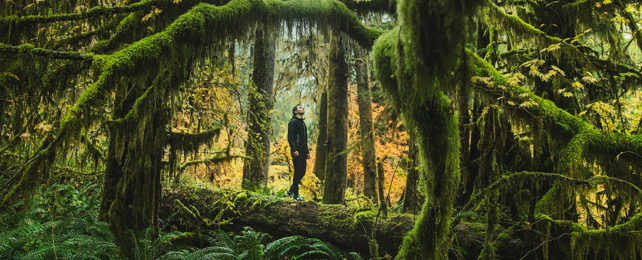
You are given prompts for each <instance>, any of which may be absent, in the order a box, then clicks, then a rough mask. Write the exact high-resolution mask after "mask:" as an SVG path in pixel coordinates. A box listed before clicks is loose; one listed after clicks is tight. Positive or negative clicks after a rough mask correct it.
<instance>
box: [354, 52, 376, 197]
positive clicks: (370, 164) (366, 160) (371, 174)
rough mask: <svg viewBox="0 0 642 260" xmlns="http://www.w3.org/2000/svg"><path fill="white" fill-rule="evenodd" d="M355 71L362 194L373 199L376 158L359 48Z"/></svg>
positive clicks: (364, 66)
mask: <svg viewBox="0 0 642 260" xmlns="http://www.w3.org/2000/svg"><path fill="white" fill-rule="evenodd" d="M354 53H355V58H357V61H356V62H355V71H356V73H357V104H358V105H359V126H360V129H359V130H360V132H361V152H362V153H363V159H362V164H363V175H364V177H363V182H364V184H363V194H364V195H365V196H366V197H368V198H370V199H374V198H376V196H377V188H376V185H375V183H376V176H377V162H376V161H377V157H376V153H375V140H374V130H373V128H374V127H373V125H372V105H371V104H372V98H371V94H370V86H369V84H368V67H367V62H366V61H367V60H366V59H367V57H366V55H365V53H364V51H363V49H362V48H361V47H359V46H355V48H354Z"/></svg>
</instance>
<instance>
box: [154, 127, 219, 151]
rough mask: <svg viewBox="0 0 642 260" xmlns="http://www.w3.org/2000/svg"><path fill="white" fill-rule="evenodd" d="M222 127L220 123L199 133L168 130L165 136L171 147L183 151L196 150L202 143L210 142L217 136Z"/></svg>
mask: <svg viewBox="0 0 642 260" xmlns="http://www.w3.org/2000/svg"><path fill="white" fill-rule="evenodd" d="M221 129H223V126H222V125H218V126H215V127H213V128H212V129H210V130H206V131H202V132H200V133H195V134H192V133H174V132H170V133H168V136H167V144H168V145H169V146H171V148H172V149H177V150H183V151H196V150H198V148H199V147H200V146H202V145H203V144H208V143H212V142H213V140H214V138H216V137H218V135H219V134H220V133H221Z"/></svg>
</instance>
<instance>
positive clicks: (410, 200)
mask: <svg viewBox="0 0 642 260" xmlns="http://www.w3.org/2000/svg"><path fill="white" fill-rule="evenodd" d="M411 138H412V139H411V140H408V143H409V145H408V159H409V160H408V164H407V169H406V172H407V173H408V175H407V176H406V187H405V188H404V191H403V203H402V211H403V212H413V213H415V212H417V211H418V210H419V209H420V207H421V205H420V204H419V195H418V193H417V182H418V181H419V162H418V158H417V145H416V144H415V140H414V138H413V137H411Z"/></svg>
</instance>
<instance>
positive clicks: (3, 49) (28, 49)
mask: <svg viewBox="0 0 642 260" xmlns="http://www.w3.org/2000/svg"><path fill="white" fill-rule="evenodd" d="M0 54H5V55H6V54H17V55H31V56H44V57H50V58H54V59H67V60H80V61H91V60H92V59H93V58H94V55H93V54H92V53H82V52H72V51H54V50H49V49H43V48H38V47H35V46H33V45H31V44H28V43H25V44H22V45H20V46H12V45H6V44H3V43H0Z"/></svg>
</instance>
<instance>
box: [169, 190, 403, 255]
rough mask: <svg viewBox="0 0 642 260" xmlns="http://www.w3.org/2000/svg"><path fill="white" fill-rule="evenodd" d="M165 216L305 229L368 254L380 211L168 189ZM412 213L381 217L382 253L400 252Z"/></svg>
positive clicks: (281, 231)
mask: <svg viewBox="0 0 642 260" xmlns="http://www.w3.org/2000/svg"><path fill="white" fill-rule="evenodd" d="M160 212H161V216H160V217H161V219H164V220H167V221H169V224H171V225H172V226H175V227H177V228H178V229H179V230H182V231H199V230H203V229H205V228H218V227H220V228H222V229H224V230H236V229H240V228H241V227H243V226H251V227H252V228H254V229H255V230H258V231H262V232H266V233H269V234H270V235H272V236H275V237H280V236H291V235H303V236H308V237H316V238H320V239H322V240H324V241H328V242H330V243H332V244H334V245H336V246H338V247H339V248H342V249H344V250H350V251H355V252H359V253H360V254H362V255H363V256H366V254H368V252H369V246H368V243H369V241H370V240H371V237H372V230H373V227H374V226H375V220H376V216H377V211H376V209H375V210H358V209H355V208H349V207H346V206H344V205H338V204H332V205H330V204H317V203H315V202H296V201H294V200H291V199H285V198H277V197H273V196H265V195H260V194H257V193H253V192H248V191H229V190H208V189H181V190H178V191H176V190H166V191H165V193H164V196H163V201H162V202H161V209H160ZM413 223H414V219H413V216H412V215H409V214H392V215H390V217H389V218H387V219H385V220H383V221H382V220H379V222H378V223H377V225H376V226H377V227H376V236H375V238H376V240H377V243H378V244H379V252H380V254H381V255H385V254H389V255H391V256H394V255H395V254H396V252H397V250H398V249H399V245H400V244H401V241H402V238H403V236H404V235H405V234H406V233H407V232H408V231H409V230H410V229H411V228H412V225H413Z"/></svg>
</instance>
